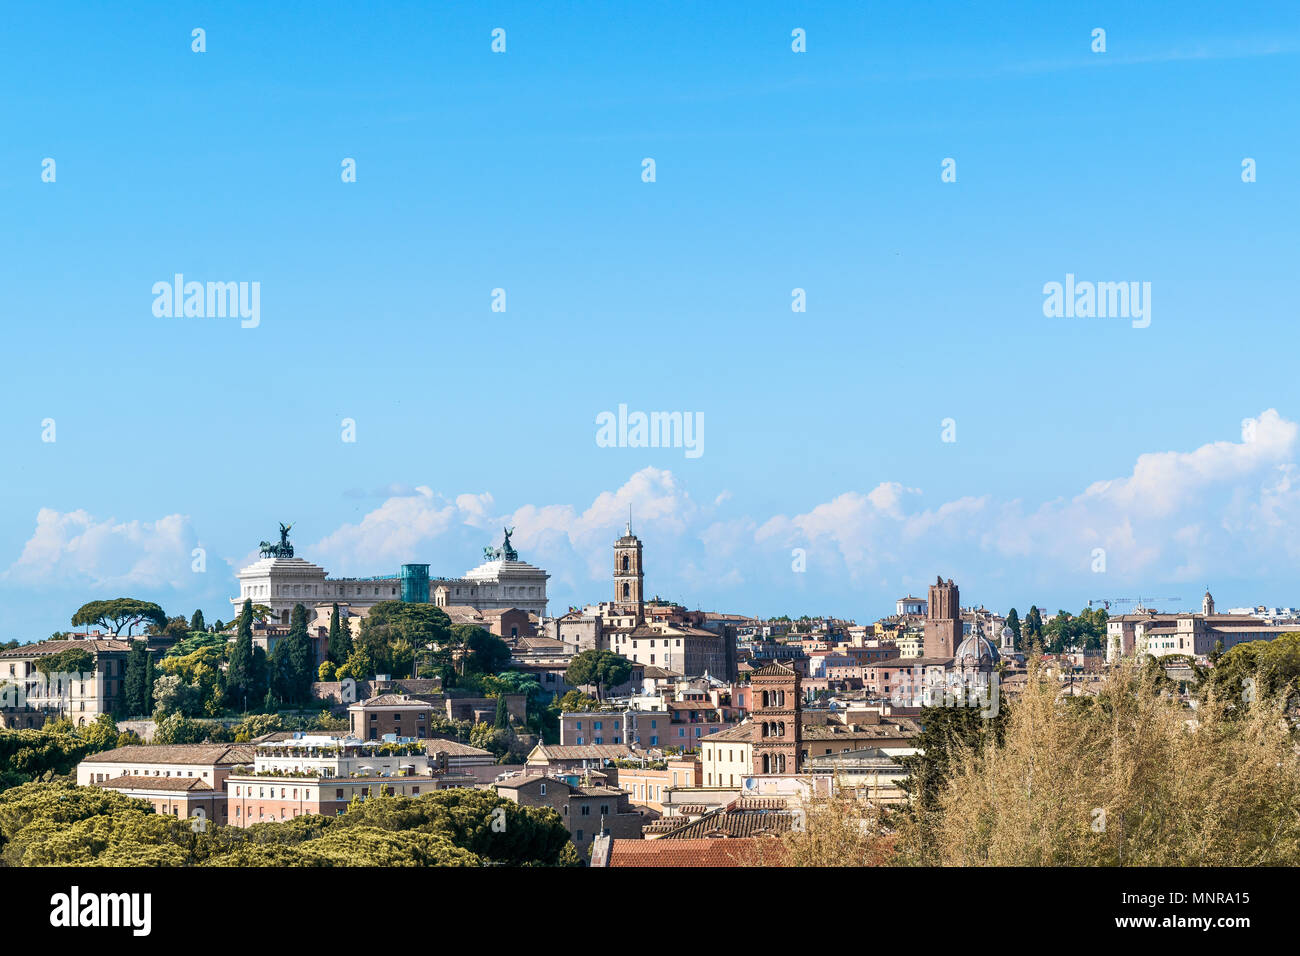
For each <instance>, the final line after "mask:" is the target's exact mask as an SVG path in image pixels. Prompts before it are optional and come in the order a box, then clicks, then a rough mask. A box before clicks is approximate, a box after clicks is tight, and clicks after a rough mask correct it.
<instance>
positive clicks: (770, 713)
mask: <svg viewBox="0 0 1300 956" xmlns="http://www.w3.org/2000/svg"><path fill="white" fill-rule="evenodd" d="M749 684H750V688H751V691H750V692H751V693H752V694H753V702H752V705H751V708H750V714H751V715H752V720H753V723H754V731H753V736H752V737H751V738H750V739H751V741H752V743H753V745H754V746H753V757H754V774H755V776H760V775H762V776H765V775H767V774H773V773H779V774H793V773H798V772H799V758H800V756H801V747H802V745H803V727H802V724H801V721H802V720H803V701H802V699H801V694H800V680H799V672H798V671H796V670H795V669H794V668H793V667H792V666H790V665H789V664H783V663H782V662H780V661H773V662H772V663H770V664H767V665H765V666H764V667H760V668H759V669H758V670H756V671H754V672H753V673H752V674H750V675H749Z"/></svg>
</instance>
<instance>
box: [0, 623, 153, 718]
mask: <svg viewBox="0 0 1300 956" xmlns="http://www.w3.org/2000/svg"><path fill="white" fill-rule="evenodd" d="M142 640H143V638H142ZM66 651H85V652H86V653H87V654H88V655H89V656H90V661H91V664H90V668H89V669H87V670H85V671H78V672H76V673H60V672H51V673H50V674H48V675H47V674H44V673H42V671H41V667H40V662H41V661H42V659H44V658H47V657H50V656H51V655H54V654H61V653H64V652H66ZM130 653H131V642H130V641H129V640H100V639H98V638H80V639H76V638H74V639H71V640H51V641H41V642H39V643H36V644H23V645H21V646H19V647H13V648H9V649H8V650H3V651H0V727H5V728H8V729H11V730H14V729H23V728H39V727H42V726H44V724H45V720H46V718H48V717H67V718H68V719H69V720H70V721H72V723H73V724H75V725H76V726H78V727H84V726H85V725H86V724H89V723H93V722H94V720H95V718H96V717H98V716H99V715H100V714H112V713H115V712H116V711H118V710H120V708H121V707H122V705H123V696H124V693H125V688H124V684H125V681H126V660H127V656H128V655H129V654H130Z"/></svg>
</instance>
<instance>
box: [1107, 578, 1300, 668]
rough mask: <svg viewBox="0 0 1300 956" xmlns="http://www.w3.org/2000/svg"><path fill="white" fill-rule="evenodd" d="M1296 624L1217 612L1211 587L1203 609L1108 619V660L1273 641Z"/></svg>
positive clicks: (1196, 654)
mask: <svg viewBox="0 0 1300 956" xmlns="http://www.w3.org/2000/svg"><path fill="white" fill-rule="evenodd" d="M1296 630H1300V628H1297V627H1296V625H1295V624H1294V623H1281V624H1274V623H1269V622H1268V621H1265V620H1263V619H1262V618H1260V617H1257V616H1255V615H1254V614H1216V613H1215V611H1214V598H1213V597H1212V596H1211V595H1210V592H1209V591H1206V592H1205V596H1204V597H1203V598H1202V599H1201V613H1200V614H1196V613H1194V612H1192V611H1180V612H1178V613H1175V614H1161V613H1159V612H1157V611H1154V610H1151V609H1147V608H1139V609H1138V610H1137V611H1135V612H1134V613H1132V614H1117V615H1115V616H1114V617H1111V618H1109V619H1108V620H1107V621H1106V661H1107V662H1108V663H1113V662H1114V661H1116V660H1118V659H1119V658H1120V657H1132V656H1134V655H1136V656H1139V657H1140V656H1143V655H1146V654H1150V655H1151V656H1153V657H1168V656H1170V655H1175V654H1185V655H1187V656H1189V657H1204V656H1206V655H1208V654H1210V653H1211V652H1213V651H1214V649H1215V648H1216V647H1217V646H1219V645H1220V644H1222V647H1223V650H1225V651H1226V650H1228V649H1230V648H1232V647H1234V646H1235V645H1237V644H1241V643H1243V642H1245V641H1271V640H1273V639H1274V638H1275V637H1278V636H1280V635H1282V634H1289V633H1292V632H1294V631H1296Z"/></svg>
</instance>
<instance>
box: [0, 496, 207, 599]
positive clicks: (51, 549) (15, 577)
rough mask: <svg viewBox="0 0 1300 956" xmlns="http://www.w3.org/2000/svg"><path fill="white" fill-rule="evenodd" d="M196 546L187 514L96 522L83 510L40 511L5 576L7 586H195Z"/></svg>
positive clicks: (100, 587) (45, 509)
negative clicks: (20, 550)
mask: <svg viewBox="0 0 1300 956" xmlns="http://www.w3.org/2000/svg"><path fill="white" fill-rule="evenodd" d="M195 543H196V539H195V534H194V529H193V527H192V526H191V524H190V519H189V517H188V516H186V515H179V514H174V515H167V516H166V517H163V518H159V519H158V520H157V521H117V520H115V519H113V518H107V519H103V520H100V519H96V518H94V517H93V516H91V515H90V514H89V513H87V512H85V511H69V512H60V511H56V510H54V509H53V508H42V509H40V511H39V512H37V515H36V530H35V531H34V532H33V534H32V536H31V538H29V539H28V540H27V543H26V544H25V545H23V550H22V553H21V554H20V555H19V557H18V560H16V561H15V562H14V563H13V564H11V565H10V566H9V568H8V569H7V570H6V571H5V572H4V575H3V577H4V580H5V582H6V583H7V584H20V585H27V586H36V587H47V586H66V585H67V584H69V583H76V584H86V585H89V586H91V587H94V588H98V589H113V588H119V587H121V588H128V587H137V588H139V587H162V586H168V587H173V588H180V587H185V586H189V585H192V584H193V581H192V580H191V579H192V572H191V551H192V550H193V548H194V546H195Z"/></svg>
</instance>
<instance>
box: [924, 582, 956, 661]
mask: <svg viewBox="0 0 1300 956" xmlns="http://www.w3.org/2000/svg"><path fill="white" fill-rule="evenodd" d="M961 630H962V628H961V592H960V591H959V590H958V589H957V585H955V584H953V583H952V578H949V579H948V583H947V584H945V583H944V580H943V578H936V579H935V582H934V584H931V585H930V603H929V605H928V606H927V607H926V609H925V645H924V649H923V651H922V653H923V655H924V656H925V657H940V658H943V657H952V656H953V655H954V654H956V653H957V645H958V644H960V643H961V639H962V633H961Z"/></svg>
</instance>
